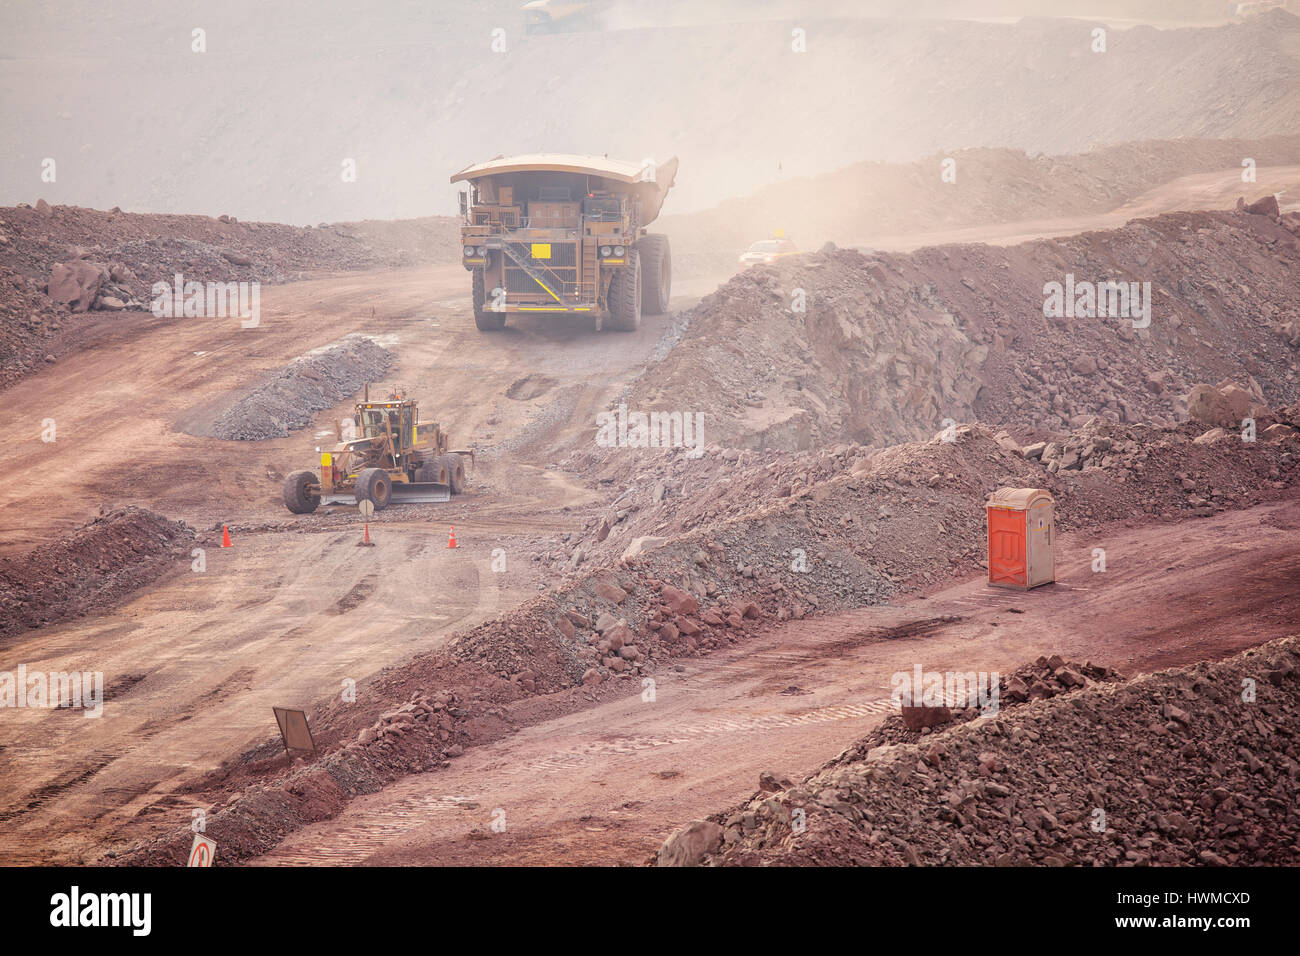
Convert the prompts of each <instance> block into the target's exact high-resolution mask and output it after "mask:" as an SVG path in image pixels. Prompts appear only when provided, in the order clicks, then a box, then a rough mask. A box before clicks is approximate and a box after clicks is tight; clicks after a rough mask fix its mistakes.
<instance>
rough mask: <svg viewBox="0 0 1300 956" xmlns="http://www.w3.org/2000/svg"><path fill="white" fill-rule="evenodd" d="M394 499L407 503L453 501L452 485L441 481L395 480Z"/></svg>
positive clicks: (394, 500) (399, 502) (395, 501)
mask: <svg viewBox="0 0 1300 956" xmlns="http://www.w3.org/2000/svg"><path fill="white" fill-rule="evenodd" d="M392 500H393V503H394V504H406V505H418V504H428V503H438V502H443V501H451V486H450V485H445V484H443V483H442V482H440V481H406V482H394V483H393V497H392Z"/></svg>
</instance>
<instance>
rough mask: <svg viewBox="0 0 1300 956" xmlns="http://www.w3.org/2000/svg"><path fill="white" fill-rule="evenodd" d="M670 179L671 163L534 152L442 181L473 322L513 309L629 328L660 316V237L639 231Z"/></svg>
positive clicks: (667, 278)
mask: <svg viewBox="0 0 1300 956" xmlns="http://www.w3.org/2000/svg"><path fill="white" fill-rule="evenodd" d="M676 175H677V158H676V157H673V158H672V159H669V160H667V161H666V162H663V163H654V162H652V161H649V160H646V161H643V162H640V163H634V162H622V161H619V160H611V159H607V158H604V157H600V156H575V155H569V154H560V153H537V154H533V155H528V156H516V157H513V158H509V159H507V158H504V157H497V158H496V159H493V160H490V161H489V162H486V163H480V164H479V165H477V166H470V167H467V168H466V169H463V170H461V171H460V172H458V173H456V174H455V175H454V176H452V177H451V181H452V182H453V183H457V182H464V183H467V184H468V189H467V190H466V191H463V192H462V193H461V194H460V200H461V216H462V219H463V225H462V226H461V261H462V264H463V265H464V266H465V268H466V269H467V270H468V271H469V272H470V273H471V276H472V283H471V285H472V288H473V297H474V322H475V324H476V325H477V326H478V328H479V330H480V331H484V332H493V331H499V330H501V329H503V328H504V327H505V324H506V317H507V316H508V315H509V314H510V313H512V312H516V313H517V312H536V313H551V314H556V313H569V314H572V313H578V314H586V315H590V316H592V317H593V318H594V319H595V320H596V327H597V328H600V327H601V326H602V324H604V325H607V326H608V327H609V328H611V329H616V330H618V331H624V332H630V331H633V330H634V329H636V328H637V327H638V326H640V324H641V316H642V314H648V315H658V314H660V313H663V312H666V311H668V300H669V296H670V295H671V293H672V259H671V256H670V254H669V249H668V237H667V236H663V235H658V234H655V233H650V232H647V231H646V226H648V225H649V224H650V223H651V222H653V221H654V220H655V219H656V218H657V217H658V215H659V210H660V208H661V207H662V206H663V202H664V198H665V197H666V196H667V195H668V190H669V189H671V188H672V185H673V181H674V179H675V178H676Z"/></svg>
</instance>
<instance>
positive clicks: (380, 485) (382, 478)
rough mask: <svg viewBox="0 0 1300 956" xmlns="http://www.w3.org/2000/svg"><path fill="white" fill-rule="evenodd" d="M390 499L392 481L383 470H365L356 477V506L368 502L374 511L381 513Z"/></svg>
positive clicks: (391, 495)
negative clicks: (373, 507)
mask: <svg viewBox="0 0 1300 956" xmlns="http://www.w3.org/2000/svg"><path fill="white" fill-rule="evenodd" d="M392 497H393V480H392V479H391V478H390V477H388V472H386V471H384V469H382V468H366V469H365V470H363V471H362V472H361V474H359V475H357V491H356V499H357V504H361V502H363V501H369V502H370V503H371V504H373V505H374V506H375V510H376V511H383V510H384V509H385V508H387V507H388V502H389V500H390V499H391V498H392Z"/></svg>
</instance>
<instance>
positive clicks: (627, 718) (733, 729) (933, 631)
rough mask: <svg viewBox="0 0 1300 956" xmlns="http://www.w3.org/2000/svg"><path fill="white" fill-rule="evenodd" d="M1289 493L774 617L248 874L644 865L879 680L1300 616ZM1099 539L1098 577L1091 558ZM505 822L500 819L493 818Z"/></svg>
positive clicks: (872, 714) (1191, 651)
mask: <svg viewBox="0 0 1300 956" xmlns="http://www.w3.org/2000/svg"><path fill="white" fill-rule="evenodd" d="M1297 528H1300V500H1296V499H1292V500H1290V501H1288V502H1285V503H1281V504H1273V505H1267V506H1261V507H1256V508H1252V509H1248V510H1244V511H1239V512H1234V513H1228V514H1223V515H1220V516H1218V517H1215V518H1213V519H1209V520H1205V521H1195V522H1183V523H1181V524H1177V525H1172V526H1154V527H1147V528H1141V529H1126V528H1123V527H1116V528H1113V529H1110V530H1109V531H1108V533H1107V534H1106V535H1105V536H1104V538H1100V539H1099V538H1098V536H1097V535H1089V536H1087V537H1086V538H1084V537H1081V536H1078V535H1066V536H1063V538H1062V539H1061V543H1060V546H1059V548H1058V556H1057V562H1058V563H1057V568H1058V571H1057V573H1058V579H1057V581H1058V583H1056V584H1054V585H1049V586H1047V587H1045V588H1042V589H1038V590H1035V591H1033V592H1029V593H1024V592H1016V591H1007V590H1002V589H992V588H989V587H987V585H986V584H985V582H984V581H983V579H975V580H967V581H966V582H964V583H962V584H959V585H956V586H953V587H949V588H947V589H945V590H941V591H938V592H936V593H932V594H930V595H929V596H928V597H926V598H921V599H916V600H912V601H908V602H907V603H906V604H903V605H901V606H897V607H874V608H862V609H859V610H856V611H851V612H848V613H845V614H839V615H833V616H828V617H822V618H810V619H806V620H803V621H798V622H792V623H790V624H787V625H784V626H782V627H777V628H773V629H772V630H770V631H769V632H768V633H767V634H766V635H765V636H761V637H759V638H757V639H755V640H753V641H751V642H749V643H747V644H746V645H745V646H744V647H743V648H738V649H735V650H730V651H726V652H721V653H717V654H714V655H712V656H710V657H709V658H707V659H704V660H700V661H690V662H688V663H686V664H684V665H680V666H678V667H677V668H675V672H674V673H666V674H662V675H656V678H655V680H656V686H655V688H654V691H655V693H654V699H653V701H649V700H645V699H643V697H644V694H643V692H640V690H639V689H638V693H634V694H633V695H631V696H628V697H624V698H622V699H620V700H616V701H613V702H609V703H605V704H602V705H600V706H596V707H593V708H591V709H587V710H583V711H580V712H578V713H574V714H570V715H568V716H564V717H561V718H558V719H555V720H551V721H547V722H545V723H542V724H538V725H534V726H531V727H528V728H526V729H525V730H523V731H521V732H520V733H518V734H516V735H515V736H513V737H510V738H508V739H506V740H503V741H501V742H499V743H496V744H493V745H491V746H485V747H481V748H476V749H471V750H470V751H469V752H468V753H466V754H465V756H464V757H461V758H458V759H456V760H455V761H453V762H452V766H451V768H450V769H448V770H444V771H439V772H436V773H433V774H420V775H416V776H412V777H410V778H408V779H406V780H404V781H402V782H400V783H398V784H396V785H394V786H392V787H390V788H388V789H386V790H384V791H383V792H381V793H377V794H373V795H370V796H363V797H359V798H358V799H356V800H355V801H354V802H353V803H352V804H351V805H350V806H349V807H348V808H347V809H346V810H345V811H344V812H343V814H342V815H340V816H339V817H337V818H336V819H333V820H329V821H326V822H323V823H320V824H315V825H312V826H309V827H306V828H304V829H303V830H300V831H298V832H297V833H294V834H292V835H290V837H289V838H288V839H287V840H286V841H285V842H284V843H283V844H282V845H281V846H280V847H279V848H277V849H276V850H274V851H272V852H271V853H269V854H266V855H265V856H263V857H261V858H260V859H258V860H257V861H256V862H257V863H259V864H261V865H295V864H297V865H302V864H318V865H319V864H355V865H363V864H364V865H439V864H480V865H482V864H511V865H521V864H536V865H556V864H574V865H601V864H625V865H635V864H640V863H645V862H646V861H647V860H648V859H649V858H650V857H651V856H652V855H653V853H654V851H655V850H656V849H658V846H659V844H660V843H661V842H662V840H663V839H664V838H665V837H666V836H667V835H668V834H669V833H670V832H672V830H673V829H675V828H676V827H677V826H681V825H683V824H685V823H686V822H688V821H689V820H691V819H693V818H695V817H699V816H704V815H706V814H708V813H712V812H714V811H715V810H716V809H717V808H718V807H721V806H729V805H731V804H733V803H735V802H737V801H738V800H741V799H743V798H744V797H746V796H748V795H749V794H750V793H752V792H753V790H754V788H755V786H756V784H757V780H758V775H759V773H761V772H762V771H765V770H771V771H773V772H775V773H776V774H777V776H778V777H779V776H783V775H784V776H789V777H791V778H792V779H798V778H799V776H800V775H802V774H804V773H806V772H808V771H810V770H813V769H815V768H816V767H818V766H820V765H821V764H822V763H823V762H824V761H825V760H828V759H830V758H831V757H833V756H834V755H835V754H836V753H838V752H839V751H840V750H842V749H843V748H844V747H846V746H848V745H849V744H850V743H852V742H853V741H854V740H855V739H857V738H858V737H859V736H861V735H862V734H864V733H865V732H866V731H867V730H869V729H870V728H871V727H872V726H874V725H875V724H877V723H878V722H879V721H880V720H882V719H883V717H884V716H885V715H886V714H887V713H889V712H890V710H891V704H890V699H889V698H890V692H891V687H892V685H891V679H890V678H891V675H892V674H894V673H896V672H904V673H907V674H911V673H912V671H913V668H914V666H915V665H917V664H920V665H922V666H923V667H924V669H925V670H926V671H927V672H928V671H947V670H955V671H961V672H963V673H965V672H968V671H972V670H974V671H986V672H989V671H1000V672H1004V673H1005V672H1008V671H1010V670H1012V669H1013V667H1014V666H1015V665H1017V664H1020V663H1024V662H1025V661H1028V660H1033V659H1034V658H1035V657H1037V656H1039V655H1040V654H1046V655H1050V654H1052V653H1058V654H1060V655H1061V656H1063V657H1065V658H1067V659H1070V660H1086V659H1091V660H1093V661H1095V662H1100V663H1106V664H1110V665H1112V666H1115V667H1117V668H1118V669H1119V670H1120V671H1121V673H1124V674H1126V675H1130V676H1131V675H1133V674H1136V673H1138V672H1143V671H1151V670H1156V669H1159V668H1162V667H1168V666H1173V665H1177V664H1183V663H1190V662H1193V661H1198V660H1207V659H1208V660H1214V659H1218V658H1220V657H1225V656H1229V655H1231V654H1233V653H1235V652H1236V651H1239V650H1241V649H1242V648H1245V647H1248V646H1250V645H1253V644H1256V643H1260V642H1262V641H1267V640H1270V639H1272V638H1275V637H1279V636H1284V635H1287V634H1289V633H1294V631H1295V622H1296V621H1297V620H1300V592H1297V591H1296V589H1295V587H1294V582H1295V580H1296V579H1297V577H1300V538H1298V537H1297V535H1296V529H1297ZM1101 545H1104V546H1105V547H1106V550H1107V558H1108V564H1107V569H1106V571H1105V572H1104V573H1095V572H1093V571H1092V562H1093V552H1092V549H1093V548H1094V547H1097V546H1101ZM502 820H504V822H505V830H504V832H499V831H497V830H494V829H493V824H494V823H497V825H498V827H499V825H500V821H502Z"/></svg>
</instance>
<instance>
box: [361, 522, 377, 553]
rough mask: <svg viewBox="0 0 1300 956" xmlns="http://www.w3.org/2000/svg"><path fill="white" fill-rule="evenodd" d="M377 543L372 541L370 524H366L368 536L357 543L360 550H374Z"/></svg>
mask: <svg viewBox="0 0 1300 956" xmlns="http://www.w3.org/2000/svg"><path fill="white" fill-rule="evenodd" d="M374 546H375V543H374V542H373V541H371V540H370V522H369V521H367V522H366V536H365V537H364V538H362V539H361V540H360V541H358V542H357V547H358V548H373V547H374Z"/></svg>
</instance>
